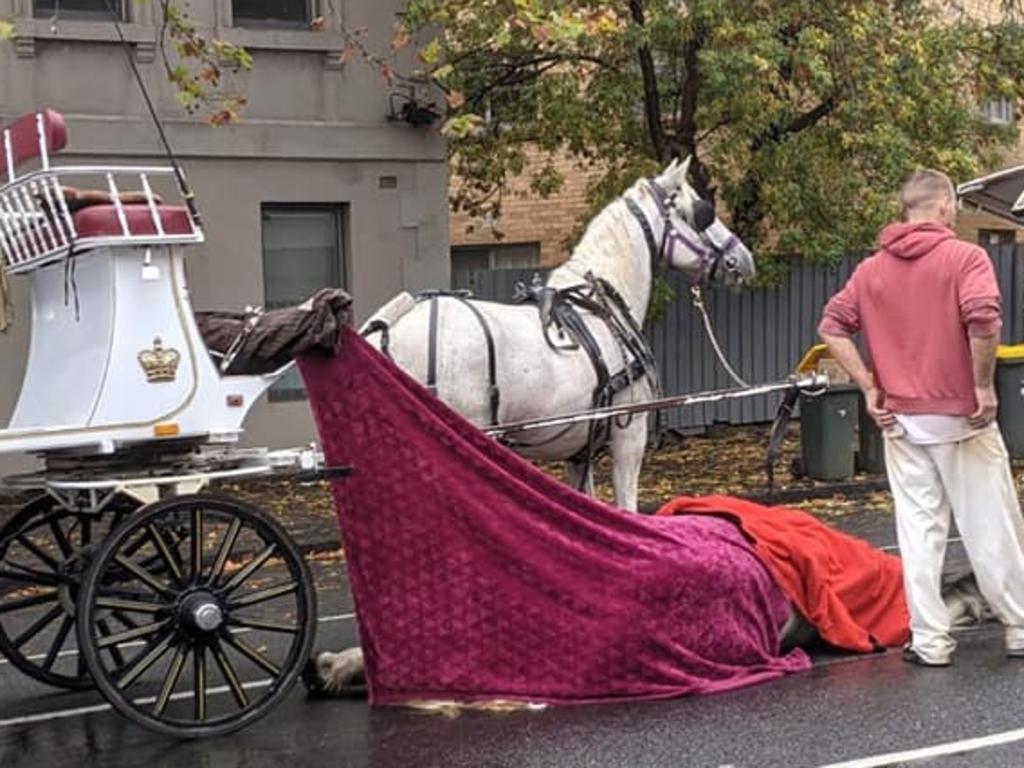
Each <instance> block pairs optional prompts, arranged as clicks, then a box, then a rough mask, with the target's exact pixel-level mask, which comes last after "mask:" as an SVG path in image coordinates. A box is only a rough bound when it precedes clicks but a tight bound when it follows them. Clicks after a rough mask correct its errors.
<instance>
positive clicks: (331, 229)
mask: <svg viewBox="0 0 1024 768" xmlns="http://www.w3.org/2000/svg"><path fill="white" fill-rule="evenodd" d="M343 226H344V207H343V206H338V205H272V204H266V205H264V206H263V286H264V294H265V303H266V308H267V309H279V308H281V307H290V306H294V305H296V304H301V303H302V302H303V301H305V300H306V299H308V298H309V297H310V296H311V295H313V294H314V293H316V292H317V291H318V290H320V289H321V288H329V287H331V286H339V287H340V286H344V285H345V260H344V253H343V249H342V243H343V242H344V235H343ZM305 396H306V395H305V391H304V390H303V387H302V379H301V377H300V376H299V373H298V371H295V370H292V371H289V372H288V373H287V374H286V375H285V376H283V377H282V378H281V380H280V381H278V382H277V383H276V384H275V385H274V386H273V387H271V389H270V400H271V401H272V402H274V401H281V400H302V399H305Z"/></svg>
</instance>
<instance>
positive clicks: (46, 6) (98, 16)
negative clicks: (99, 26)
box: [34, 0, 127, 21]
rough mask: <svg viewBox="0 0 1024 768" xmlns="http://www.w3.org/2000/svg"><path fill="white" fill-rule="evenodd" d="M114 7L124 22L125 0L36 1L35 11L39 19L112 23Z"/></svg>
mask: <svg viewBox="0 0 1024 768" xmlns="http://www.w3.org/2000/svg"><path fill="white" fill-rule="evenodd" d="M111 6H113V8H114V11H115V12H116V13H117V15H118V19H119V20H120V21H124V20H125V19H126V18H127V17H126V15H125V2H124V0H110V5H107V0H35V5H34V10H35V15H36V17H37V18H45V19H51V18H53V17H54V16H56V17H58V18H60V19H85V20H87V21H110V8H111Z"/></svg>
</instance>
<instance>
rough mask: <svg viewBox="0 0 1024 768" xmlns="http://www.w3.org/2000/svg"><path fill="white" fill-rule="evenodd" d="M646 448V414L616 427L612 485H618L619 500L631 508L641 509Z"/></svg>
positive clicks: (620, 505) (616, 501) (613, 431)
mask: <svg viewBox="0 0 1024 768" xmlns="http://www.w3.org/2000/svg"><path fill="white" fill-rule="evenodd" d="M646 448H647V417H646V416H643V415H641V416H634V417H633V419H632V421H630V423H629V424H628V425H626V426H625V427H614V428H613V429H612V437H611V451H612V485H613V486H614V487H615V503H616V504H617V505H618V506H619V508H620V509H624V510H626V511H627V512H636V511H637V487H638V486H639V484H640V466H641V465H642V464H643V461H644V450H645V449H646Z"/></svg>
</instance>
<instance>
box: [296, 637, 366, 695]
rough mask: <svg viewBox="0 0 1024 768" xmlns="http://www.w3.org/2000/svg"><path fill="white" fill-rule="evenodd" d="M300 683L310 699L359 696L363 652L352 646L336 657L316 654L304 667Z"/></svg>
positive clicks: (362, 683) (363, 670) (363, 671)
mask: <svg viewBox="0 0 1024 768" xmlns="http://www.w3.org/2000/svg"><path fill="white" fill-rule="evenodd" d="M302 682H303V683H305V685H306V689H307V690H308V691H309V692H310V693H311V694H313V695H319V696H337V697H342V696H345V695H346V694H350V693H352V692H360V691H361V689H362V688H363V687H364V686H365V685H366V667H365V663H364V661H363V649H362V648H359V647H358V646H356V647H353V648H346V649H345V650H343V651H340V652H338V653H331V652H328V651H324V652H323V653H320V654H317V655H316V656H315V657H314V658H312V659H310V660H309V662H308V663H307V664H306V668H305V669H304V670H303V673H302Z"/></svg>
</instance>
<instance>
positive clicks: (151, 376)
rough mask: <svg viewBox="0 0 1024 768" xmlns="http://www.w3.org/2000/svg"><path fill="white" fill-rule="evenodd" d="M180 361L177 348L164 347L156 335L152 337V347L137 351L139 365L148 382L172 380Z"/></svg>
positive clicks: (156, 382)
mask: <svg viewBox="0 0 1024 768" xmlns="http://www.w3.org/2000/svg"><path fill="white" fill-rule="evenodd" d="M180 362H181V355H180V354H179V353H178V350H176V349H174V348H173V347H172V348H168V349H164V344H163V342H162V341H161V340H160V337H159V336H157V337H156V338H155V339H153V348H152V349H144V350H142V351H141V352H139V365H141V366H142V370H143V371H144V372H145V373H146V381H148V382H149V383H150V384H158V383H160V382H164V381H174V379H175V378H176V377H177V375H178V364H179V363H180Z"/></svg>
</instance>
